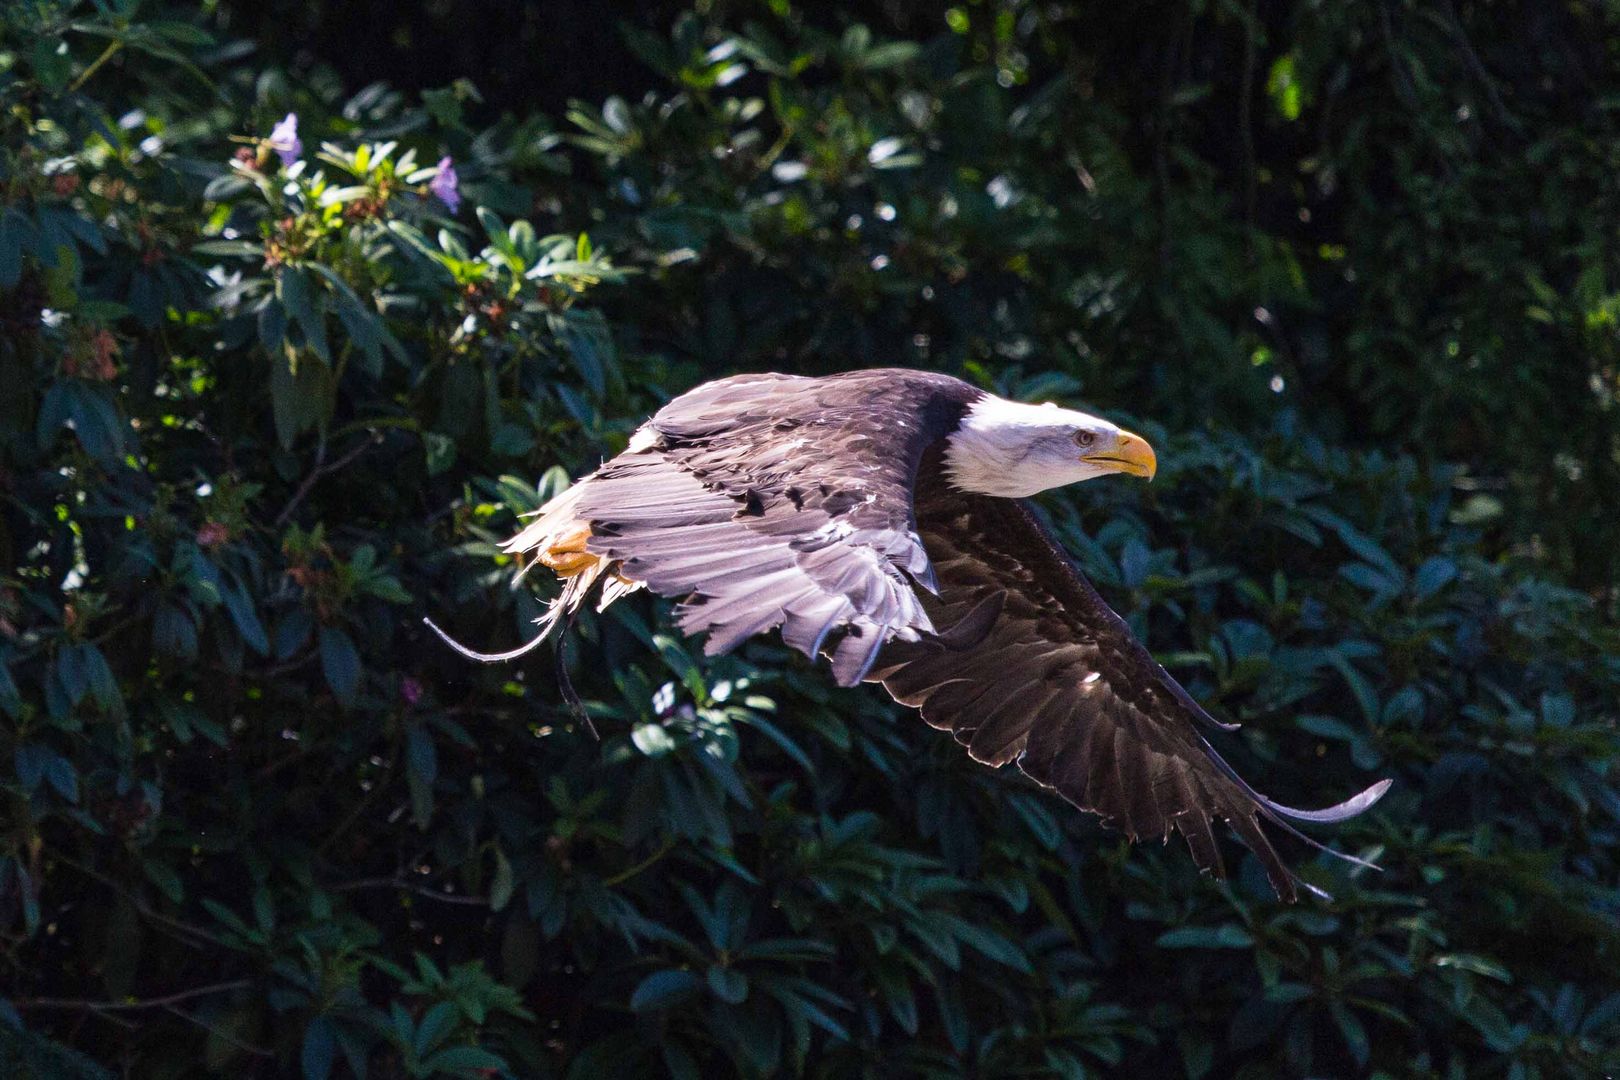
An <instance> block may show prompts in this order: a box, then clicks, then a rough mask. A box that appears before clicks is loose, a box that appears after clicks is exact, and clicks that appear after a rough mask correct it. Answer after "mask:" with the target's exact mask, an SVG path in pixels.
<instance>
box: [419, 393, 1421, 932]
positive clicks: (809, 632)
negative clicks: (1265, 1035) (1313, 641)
mask: <svg viewBox="0 0 1620 1080" xmlns="http://www.w3.org/2000/svg"><path fill="white" fill-rule="evenodd" d="M1156 467H1157V462H1156V460H1155V458H1154V454H1153V450H1152V448H1151V447H1150V446H1149V445H1148V443H1147V441H1146V440H1144V439H1143V438H1142V437H1141V436H1139V435H1134V434H1132V433H1130V432H1128V431H1122V430H1121V429H1119V428H1118V427H1116V426H1115V425H1114V424H1111V423H1109V422H1108V421H1106V420H1103V419H1100V418H1098V417H1095V416H1089V415H1087V414H1085V413H1081V412H1076V411H1073V410H1070V409H1062V408H1058V407H1057V406H1055V405H1050V404H1048V405H1026V404H1021V403H1018V402H1013V401H1007V400H1005V399H1003V398H999V397H996V396H995V395H993V394H989V393H986V392H985V391H983V390H980V389H978V388H976V387H974V386H971V385H970V384H968V383H965V382H962V381H961V380H959V379H954V378H951V377H949V376H946V375H938V374H932V373H928V372H919V371H909V370H903V369H879V370H868V371H855V372H849V373H846V374H841V375H830V376H826V377H823V378H806V377H801V376H793V375H775V374H763V375H740V376H736V377H734V378H730V379H721V380H719V381H717V382H711V383H707V384H705V385H703V386H699V387H698V388H696V389H695V390H692V391H690V392H688V393H686V394H683V395H681V396H680V397H678V398H676V399H675V400H674V401H672V402H670V403H669V404H668V405H666V406H665V407H664V408H663V409H662V410H660V411H659V412H658V414H657V415H655V416H654V417H653V418H652V419H651V420H649V421H648V422H647V423H646V424H644V425H643V426H642V427H641V428H640V429H639V430H638V431H637V432H636V433H635V435H634V437H633V438H632V439H631V440H630V444H629V446H628V447H627V448H626V450H625V451H624V453H622V454H620V455H618V456H617V457H615V458H613V459H612V460H610V461H608V462H606V463H605V464H603V465H602V467H601V468H599V469H597V470H596V471H595V472H594V473H591V474H590V475H589V476H586V477H585V478H583V479H582V480H580V481H579V482H578V483H576V484H575V485H574V486H572V487H570V488H569V489H568V490H567V491H565V492H563V493H562V494H561V495H559V496H557V497H556V498H554V499H552V500H551V501H550V502H549V503H547V504H546V505H545V506H544V507H542V508H541V509H540V510H539V511H538V512H537V514H536V515H535V517H534V520H532V521H531V522H529V523H528V525H527V526H526V527H524V528H523V530H522V531H520V532H519V533H518V534H517V535H516V536H514V537H513V538H512V539H511V540H509V541H507V543H506V545H505V549H506V550H507V551H508V552H511V553H513V554H515V555H517V556H518V557H519V558H520V560H522V561H523V567H522V569H521V570H520V572H519V577H521V576H522V575H523V574H525V573H527V572H528V571H529V570H530V569H531V568H532V567H534V566H536V565H539V566H544V567H547V568H549V569H550V570H552V571H553V572H554V573H556V574H557V576H558V577H559V578H561V579H562V580H563V591H562V593H561V595H560V596H559V597H558V598H557V600H556V601H554V602H553V604H552V606H551V608H550V609H549V611H548V612H547V613H546V615H545V616H544V617H543V618H542V619H541V620H540V631H539V633H538V634H537V635H536V636H535V637H534V639H532V640H531V641H529V642H527V643H526V644H524V645H523V646H522V647H520V648H517V649H514V650H512V651H510V652H507V653H494V654H490V653H476V652H473V651H471V650H469V649H465V648H463V647H462V646H460V645H457V644H456V643H455V642H453V641H451V642H450V643H451V644H452V645H454V646H455V647H456V648H457V649H458V650H459V651H461V652H462V653H464V654H466V655H468V656H471V657H474V658H475V659H480V660H506V659H512V658H514V657H517V656H521V655H522V654H523V653H525V652H527V651H529V650H530V649H532V648H533V647H534V646H535V645H536V644H538V643H539V642H540V641H541V640H543V639H544V638H545V636H546V635H547V634H548V633H550V632H551V631H552V630H553V629H554V628H555V627H556V625H557V624H558V623H559V621H560V620H561V619H563V618H564V617H565V616H566V615H568V614H569V613H570V612H572V611H573V610H575V609H576V608H578V606H579V605H580V604H581V603H583V602H584V601H585V599H586V598H587V596H589V595H590V594H591V592H592V591H593V589H597V588H598V587H599V588H600V592H599V600H598V604H599V607H606V606H607V605H608V604H610V603H612V602H613V601H614V600H616V599H618V598H619V597H620V596H623V595H624V594H626V593H628V592H632V591H634V590H636V589H640V588H648V589H651V590H652V591H653V592H656V593H658V594H660V595H662V596H666V597H670V598H672V599H675V600H677V601H679V603H678V605H677V607H676V609H675V617H676V620H677V622H678V623H679V625H680V627H681V629H682V630H684V631H685V632H687V633H689V634H698V633H701V634H705V635H707V640H706V643H705V650H706V651H707V652H708V653H710V654H715V653H721V652H725V651H727V650H729V649H731V648H733V647H735V646H736V645H737V644H738V643H740V642H741V641H743V640H744V639H746V638H748V637H750V636H752V635H754V634H761V633H766V632H768V631H771V630H776V629H780V630H781V634H782V639H783V640H784V641H785V642H787V644H789V645H791V646H792V647H793V648H795V649H797V650H799V651H800V652H802V653H804V654H805V655H806V656H808V657H810V658H811V659H816V658H817V657H818V656H823V655H824V656H826V657H828V658H829V659H830V661H831V664H832V671H833V676H834V677H835V678H836V679H837V681H838V683H839V684H840V685H842V686H853V685H855V684H856V683H859V682H861V681H862V680H866V681H869V682H878V683H881V684H882V685H883V687H884V689H886V690H887V691H888V692H889V693H890V694H891V695H892V696H893V697H894V699H895V700H896V701H899V702H900V703H902V704H904V705H909V706H912V707H915V708H917V709H918V710H920V711H921V713H922V717H923V719H924V720H925V721H927V722H928V723H929V724H931V725H932V726H934V727H936V728H942V729H944V730H947V731H950V732H951V733H952V734H953V735H954V736H955V737H956V740H957V741H958V742H959V743H961V744H962V745H964V746H965V747H967V751H968V753H969V754H970V755H971V756H972V757H973V758H974V759H975V760H978V761H981V762H984V763H985V764H988V765H997V766H999V765H1004V764H1006V763H1008V762H1013V763H1016V764H1017V765H1018V767H1019V768H1020V769H1021V770H1023V772H1025V773H1026V774H1028V775H1029V776H1030V777H1031V778H1033V779H1034V780H1036V781H1038V782H1040V783H1041V784H1043V785H1046V786H1048V787H1051V788H1054V789H1056V791H1057V792H1058V793H1059V794H1060V795H1062V796H1063V797H1064V798H1066V799H1068V800H1069V801H1070V802H1072V803H1074V804H1075V805H1076V806H1079V807H1080V808H1082V809H1084V810H1089V811H1092V812H1093V813H1096V814H1100V815H1101V816H1102V817H1103V819H1104V820H1105V822H1106V823H1108V824H1110V825H1113V826H1116V827H1118V828H1121V829H1123V830H1124V831H1125V833H1126V834H1127V835H1128V836H1130V837H1131V838H1132V839H1133V840H1134V839H1136V838H1138V837H1143V836H1160V837H1168V836H1169V834H1170V831H1171V829H1172V828H1173V829H1176V830H1178V831H1180V832H1181V834H1182V835H1183V836H1184V837H1186V840H1187V843H1188V845H1189V846H1190V847H1191V849H1192V853H1193V858H1194V859H1195V860H1196V862H1197V863H1198V865H1199V867H1201V868H1202V869H1204V870H1207V871H1209V872H1210V873H1212V874H1213V875H1214V876H1216V877H1223V876H1224V875H1225V868H1224V865H1223V863H1222V859H1221V854H1220V849H1219V847H1218V846H1217V844H1216V841H1215V836H1214V832H1213V830H1212V828H1211V822H1212V821H1213V820H1214V819H1215V818H1224V819H1225V820H1226V821H1227V822H1229V823H1230V824H1231V826H1232V828H1233V829H1235V830H1236V831H1237V833H1238V834H1239V836H1241V837H1242V839H1243V840H1244V842H1245V843H1246V844H1248V846H1249V848H1250V849H1251V850H1252V851H1253V852H1254V853H1255V855H1256V856H1257V857H1258V858H1259V859H1260V861H1261V863H1262V864H1263V865H1264V866H1265V869H1266V874H1267V876H1268V877H1269V878H1270V880H1271V883H1272V886H1273V887H1274V888H1275V889H1276V891H1277V893H1278V895H1280V896H1282V897H1284V898H1286V899H1289V900H1292V899H1294V898H1295V896H1296V890H1295V884H1296V881H1297V878H1296V877H1295V875H1294V874H1293V873H1292V872H1291V871H1290V870H1289V868H1288V867H1287V865H1286V864H1285V863H1284V862H1283V861H1282V859H1281V858H1280V857H1279V856H1278V854H1277V851H1276V849H1275V848H1274V847H1273V846H1272V844H1271V841H1270V839H1269V838H1268V837H1267V835H1266V833H1265V832H1264V830H1263V829H1262V828H1261V824H1260V822H1261V820H1262V819H1264V820H1267V821H1270V822H1272V823H1273V824H1276V825H1279V826H1281V827H1282V828H1284V829H1286V830H1288V831H1289V832H1292V833H1294V834H1295V835H1299V834H1298V833H1297V831H1296V830H1295V829H1294V828H1293V826H1292V824H1291V822H1337V821H1343V820H1344V819H1346V818H1349V817H1352V816H1354V815H1355V814H1358V813H1360V812H1361V811H1363V810H1365V809H1366V808H1367V807H1369V806H1371V805H1372V804H1373V803H1374V802H1376V801H1377V800H1378V798H1379V797H1380V796H1382V795H1383V793H1384V791H1385V789H1386V788H1387V787H1388V786H1389V781H1387V780H1386V781H1383V782H1381V783H1378V784H1375V785H1373V786H1372V787H1370V788H1368V789H1367V790H1365V791H1363V792H1362V793H1361V794H1359V795H1357V796H1355V797H1354V798H1352V799H1349V800H1348V801H1346V802H1343V803H1340V804H1339V805H1338V806H1334V807H1331V808H1329V809H1326V810H1314V811H1312V810H1295V809H1292V808H1290V807H1286V806H1283V805H1281V804H1279V803H1276V802H1273V801H1271V800H1270V799H1267V798H1266V797H1265V796H1263V795H1261V794H1259V793H1258V792H1257V791H1255V790H1254V789H1253V788H1251V787H1250V786H1249V785H1248V784H1247V783H1245V782H1244V781H1243V780H1242V779H1241V778H1240V777H1239V776H1238V775H1237V773H1236V772H1235V771H1233V769H1232V767H1231V766H1230V765H1228V764H1227V763H1226V762H1225V761H1224V760H1223V759H1222V758H1221V756H1220V755H1219V754H1217V753H1216V752H1215V749H1214V747H1212V746H1211V745H1210V743H1209V742H1208V740H1207V739H1206V738H1205V737H1204V735H1203V733H1202V732H1201V731H1200V730H1199V729H1200V728H1201V727H1225V726H1228V725H1222V724H1220V723H1218V722H1217V721H1215V720H1214V719H1213V718H1212V717H1211V716H1210V715H1209V714H1208V713H1207V712H1205V711H1204V710H1203V709H1202V708H1201V707H1200V706H1199V705H1198V703H1197V702H1195V701H1193V699H1192V698H1191V697H1190V696H1189V695H1188V694H1187V692H1186V691H1185V690H1183V689H1182V688H1181V686H1180V685H1178V684H1177V683H1176V681H1175V680H1174V679H1172V678H1171V677H1170V675H1169V673H1168V672H1166V671H1165V669H1164V668H1163V667H1161V666H1160V665H1159V664H1158V663H1156V662H1155V661H1154V660H1153V658H1152V657H1151V656H1150V655H1149V654H1148V652H1147V650H1146V649H1144V648H1143V647H1142V645H1141V644H1139V643H1138V642H1137V641H1136V639H1135V638H1134V637H1133V636H1132V635H1131V633H1130V630H1129V628H1128V627H1127V626H1126V625H1125V623H1124V621H1123V620H1122V619H1120V617H1119V616H1118V615H1116V614H1115V613H1114V612H1113V611H1112V610H1110V609H1109V607H1108V605H1107V604H1105V603H1104V602H1103V600H1102V598H1101V597H1100V596H1098V595H1097V592H1096V590H1095V589H1093V588H1092V587H1091V584H1090V583H1089V582H1088V581H1087V580H1086V579H1085V577H1084V575H1082V574H1081V572H1080V570H1079V568H1078V567H1077V566H1076V565H1075V562H1074V560H1073V559H1072V558H1070V556H1069V555H1068V554H1067V553H1066V552H1065V551H1064V550H1063V548H1062V547H1061V546H1060V545H1059V544H1058V542H1057V541H1056V539H1055V538H1053V537H1052V535H1051V534H1050V533H1049V532H1048V531H1047V529H1046V528H1045V527H1044V526H1043V525H1042V524H1041V522H1040V520H1039V518H1037V517H1036V516H1035V515H1034V514H1033V513H1032V512H1031V511H1030V509H1029V507H1028V506H1027V505H1026V504H1025V503H1024V502H1023V501H1022V500H1023V498H1024V497H1025V496H1028V495H1033V494H1035V493H1036V492H1038V491H1044V490H1046V489H1048V488H1053V487H1060V486H1062V485H1065V484H1072V483H1077V482H1079V481H1081V480H1088V479H1091V478H1093V477H1097V476H1102V475H1105V474H1108V473H1127V474H1130V475H1134V476H1141V477H1145V478H1149V479H1151V478H1152V476H1153V473H1154V471H1155V469H1156ZM429 625H430V626H431V625H432V624H431V623H429ZM434 629H435V631H437V630H438V628H437V627H434ZM440 633H441V636H444V635H443V634H442V632H440ZM445 640H447V641H449V640H450V639H449V638H448V637H446V638H445ZM1306 839H1307V842H1309V843H1312V844H1314V843H1315V842H1314V841H1310V840H1308V838H1306ZM1317 846H1320V845H1317ZM1335 854H1338V853H1337V852H1335ZM1344 857H1345V858H1349V856H1344ZM1352 861H1358V860H1352Z"/></svg>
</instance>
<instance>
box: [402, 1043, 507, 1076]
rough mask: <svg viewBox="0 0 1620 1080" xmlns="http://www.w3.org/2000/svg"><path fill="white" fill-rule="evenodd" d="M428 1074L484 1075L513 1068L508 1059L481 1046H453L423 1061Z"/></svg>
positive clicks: (505, 1071) (504, 1071) (502, 1072)
mask: <svg viewBox="0 0 1620 1080" xmlns="http://www.w3.org/2000/svg"><path fill="white" fill-rule="evenodd" d="M422 1067H423V1068H424V1069H426V1070H427V1073H428V1075H430V1076H431V1075H433V1074H435V1073H452V1074H455V1075H459V1076H476V1077H479V1078H480V1080H481V1078H482V1077H486V1076H491V1075H495V1074H496V1073H501V1074H505V1073H508V1072H509V1071H510V1069H511V1066H509V1065H508V1064H507V1063H506V1059H505V1058H503V1057H500V1056H499V1055H497V1054H492V1053H490V1052H489V1051H488V1050H485V1049H484V1048H483V1047H480V1046H452V1047H449V1048H448V1049H445V1050H440V1051H439V1052H438V1053H436V1054H434V1055H433V1056H432V1057H430V1058H428V1059H427V1060H426V1061H424V1062H423V1063H422Z"/></svg>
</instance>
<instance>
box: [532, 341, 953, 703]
mask: <svg viewBox="0 0 1620 1080" xmlns="http://www.w3.org/2000/svg"><path fill="white" fill-rule="evenodd" d="M971 393H973V391H971V390H970V388H968V387H967V386H966V384H963V383H960V382H958V381H957V380H954V379H949V378H946V377H943V376H937V375H929V374H926V373H921V372H908V371H877V372H873V371H866V372H856V373H851V374H850V375H848V376H835V377H831V378H822V379H806V378H798V377H794V376H785V375H748V376H739V377H737V378H734V379H725V380H721V381H719V382H715V383H709V384H707V385H705V386H702V387H699V388H698V389H697V390H694V391H692V392H691V393H689V394H686V395H683V396H682V397H679V398H677V399H675V400H674V401H672V402H671V403H670V404H669V405H667V406H666V407H665V408H664V409H663V410H661V411H660V412H659V413H658V414H657V415H656V416H654V417H653V418H652V420H651V421H649V423H648V424H647V425H646V427H644V428H643V429H642V431H641V432H639V433H638V434H637V437H636V439H635V440H633V441H632V444H631V449H629V450H627V451H626V452H625V453H623V454H621V455H619V456H618V457H616V458H614V459H613V460H612V461H609V462H608V463H607V464H605V465H603V466H602V468H601V469H599V470H597V472H596V473H594V474H592V475H591V476H589V477H587V478H585V479H584V480H582V481H581V482H580V483H579V484H578V485H576V488H575V489H571V490H570V492H569V493H568V496H567V499H568V501H567V503H566V508H567V512H568V514H569V515H571V517H572V518H573V519H576V520H578V521H580V522H583V523H585V524H588V526H589V529H590V533H591V535H590V538H589V540H588V541H587V542H586V549H587V550H588V551H589V552H590V553H592V554H595V555H598V556H601V557H603V558H605V559H606V560H609V561H611V562H613V563H617V564H618V573H620V574H622V575H623V576H624V577H625V578H627V579H629V580H631V581H634V582H638V583H643V584H645V585H647V586H648V587H649V588H651V589H652V590H653V591H655V592H658V593H660V594H662V595H665V596H669V597H672V598H675V599H678V600H680V601H681V604H680V606H679V608H678V609H677V617H678V619H679V622H680V625H681V628H682V629H683V630H685V631H687V632H688V633H703V634H707V635H708V638H707V643H706V648H707V650H708V651H709V652H711V653H715V652H722V651H725V650H727V649H730V648H731V647H733V646H734V645H736V644H737V643H738V642H740V641H741V640H743V639H744V638H746V637H748V636H750V635H752V634H756V633H762V632H765V631H768V630H771V629H774V628H776V627H781V628H782V636H783V639H784V640H785V641H786V642H787V643H788V644H789V645H791V646H793V647H794V648H797V649H799V650H800V651H802V652H804V653H805V654H806V655H807V656H810V657H811V658H815V657H816V656H817V655H818V654H819V653H821V652H823V651H826V652H828V653H829V654H830V655H831V657H832V662H833V673H834V676H835V677H836V678H837V679H838V681H839V682H840V683H841V684H844V685H853V684H855V683H858V682H859V681H860V680H861V678H862V676H863V675H865V673H866V672H867V671H868V670H869V669H870V667H871V665H872V663H873V662H874V661H875V660H876V658H877V656H878V654H879V650H880V649H881V648H882V647H883V645H884V644H885V643H887V642H888V641H890V640H891V639H894V638H899V639H901V640H916V639H917V638H918V637H919V635H923V634H930V633H932V632H933V630H934V626H933V623H932V622H931V621H930V619H929V617H928V613H927V612H926V611H925V610H924V608H923V606H922V604H921V603H920V602H919V600H918V596H917V590H916V588H915V587H914V585H915V584H917V583H921V584H922V585H923V586H924V587H925V588H929V587H932V581H933V576H932V574H933V572H932V569H931V566H930V564H929V559H928V554H927V552H926V550H925V549H924V547H923V544H922V540H921V538H920V537H919V536H918V535H917V531H916V524H915V521H914V518H913V514H912V490H911V489H912V484H913V482H914V480H915V477H916V471H917V466H918V463H919V461H920V460H921V458H922V455H923V452H924V451H925V450H926V448H927V447H928V446H929V445H930V444H931V443H933V442H935V441H937V440H938V439H939V438H940V436H941V435H943V434H944V432H945V431H946V430H948V429H949V426H950V424H951V423H952V422H954V419H955V417H956V416H959V415H960V412H961V409H962V408H964V407H965V404H964V402H965V401H966V400H967V396H968V395H969V394H971ZM555 533H556V526H555V525H554V524H552V523H549V522H547V521H545V520H544V518H542V520H541V521H538V522H536V523H535V524H533V525H531V526H530V528H529V530H526V531H525V533H523V534H520V535H519V536H518V537H517V538H515V539H514V541H513V543H512V544H510V545H508V549H509V550H513V551H524V550H527V546H528V545H529V543H530V540H529V539H526V537H528V538H532V539H533V540H534V542H535V543H538V542H539V539H540V538H542V537H548V536H552V535H555Z"/></svg>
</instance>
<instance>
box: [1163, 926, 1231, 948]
mask: <svg viewBox="0 0 1620 1080" xmlns="http://www.w3.org/2000/svg"><path fill="white" fill-rule="evenodd" d="M1157 944H1158V945H1159V947H1161V948H1165V949H1247V948H1249V947H1250V946H1251V945H1253V944H1254V935H1252V934H1250V933H1249V932H1248V931H1247V930H1245V929H1244V928H1243V927H1241V926H1239V925H1237V924H1236V923H1225V924H1223V925H1221V926H1182V927H1178V928H1176V929H1174V930H1166V931H1165V932H1164V933H1162V934H1160V935H1159V938H1158V941H1157Z"/></svg>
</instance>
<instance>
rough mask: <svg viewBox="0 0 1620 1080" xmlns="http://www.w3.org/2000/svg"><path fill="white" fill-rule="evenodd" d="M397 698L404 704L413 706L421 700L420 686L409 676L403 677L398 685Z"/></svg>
mask: <svg viewBox="0 0 1620 1080" xmlns="http://www.w3.org/2000/svg"><path fill="white" fill-rule="evenodd" d="M399 696H400V697H402V698H404V699H405V704H407V705H415V704H416V703H417V702H418V701H421V700H422V684H421V683H420V682H419V681H418V680H416V679H415V678H413V677H412V676H410V675H407V676H405V679H404V681H403V682H401V683H400V684H399Z"/></svg>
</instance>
